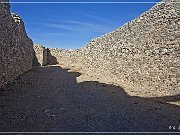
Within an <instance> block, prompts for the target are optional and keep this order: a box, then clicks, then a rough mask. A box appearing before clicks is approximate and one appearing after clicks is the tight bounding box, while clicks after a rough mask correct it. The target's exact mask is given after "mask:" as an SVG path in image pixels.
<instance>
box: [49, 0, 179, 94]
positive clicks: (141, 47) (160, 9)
mask: <svg viewBox="0 0 180 135" xmlns="http://www.w3.org/2000/svg"><path fill="white" fill-rule="evenodd" d="M176 2H179V1H178V0H166V1H164V2H163V3H158V4H156V5H155V6H154V7H152V8H151V9H150V10H148V11H147V12H145V13H143V14H142V15H141V16H140V17H138V18H136V19H135V20H132V21H130V22H128V23H126V24H125V25H124V26H122V27H120V28H118V29H116V30H114V31H113V32H111V33H108V34H106V35H103V36H101V37H99V38H96V39H93V40H92V41H91V42H90V43H88V44H87V45H86V46H85V47H84V48H82V49H79V50H62V49H49V50H50V53H51V54H52V55H53V56H54V57H56V58H57V61H58V62H59V63H60V64H64V65H67V66H74V67H77V68H81V69H83V70H86V71H90V72H92V73H98V74H101V75H103V76H105V77H110V78H113V79H114V80H118V81H119V80H120V81H121V82H123V83H126V84H129V85H132V86H137V87H139V88H142V89H144V90H147V91H151V93H153V92H154V91H156V92H159V95H171V94H179V93H180V3H176Z"/></svg>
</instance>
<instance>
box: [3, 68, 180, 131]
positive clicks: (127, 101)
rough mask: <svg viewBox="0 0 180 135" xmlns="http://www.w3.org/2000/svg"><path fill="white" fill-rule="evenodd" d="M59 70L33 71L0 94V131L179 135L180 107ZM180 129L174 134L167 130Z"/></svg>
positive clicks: (40, 69) (168, 98) (164, 98)
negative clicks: (164, 134)
mask: <svg viewBox="0 0 180 135" xmlns="http://www.w3.org/2000/svg"><path fill="white" fill-rule="evenodd" d="M80 75H81V74H80V73H78V72H68V69H62V68H61V67H59V66H50V67H48V66H47V67H35V68H33V69H32V70H31V71H29V72H28V73H26V74H24V75H22V76H21V77H19V78H18V79H16V80H15V81H14V83H11V84H9V86H7V88H5V89H4V90H1V91H0V131H1V132H2V131H13V132H15V131H19V132H20V131H21V132H23V131H24V132H30V131H31V132H33V131H34V132H35V131H44V132H45V131H46V132H48V131H59V132H67V131H69V132H78V131H81V132H82V131H84V132H119V131H121V132H123V131H128V132H141V131H146V132H149V131H151V132H152V131H156V132H158V131H161V132H166V131H170V132H171V131H180V129H178V128H180V115H179V114H180V107H178V106H175V105H170V104H166V103H163V102H159V101H158V99H160V100H162V99H163V100H166V101H167V100H179V97H178V96H172V97H159V98H158V97H157V98H142V97H132V96H129V95H128V94H127V93H126V92H125V91H124V89H123V88H120V87H117V86H113V85H108V84H104V83H99V82H97V81H85V82H81V83H77V81H76V78H77V77H78V76H80ZM169 126H176V129H175V130H173V129H169Z"/></svg>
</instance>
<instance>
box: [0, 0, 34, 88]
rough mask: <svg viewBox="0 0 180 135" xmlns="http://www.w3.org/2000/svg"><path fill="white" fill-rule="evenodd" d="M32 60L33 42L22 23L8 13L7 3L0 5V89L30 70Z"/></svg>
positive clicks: (8, 6) (8, 5) (17, 17)
mask: <svg viewBox="0 0 180 135" xmlns="http://www.w3.org/2000/svg"><path fill="white" fill-rule="evenodd" d="M5 2H8V1H5ZM32 60H33V42H32V40H31V39H30V38H29V37H28V36H27V34H26V30H25V26H24V22H23V21H22V19H20V17H19V16H18V15H16V17H14V16H13V15H12V14H11V13H10V4H9V3H0V87H2V86H4V85H5V84H6V83H7V82H8V81H12V80H13V79H15V78H16V77H17V76H19V75H21V74H23V73H24V72H26V71H28V70H29V69H31V68H32Z"/></svg>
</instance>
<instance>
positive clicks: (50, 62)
mask: <svg viewBox="0 0 180 135" xmlns="http://www.w3.org/2000/svg"><path fill="white" fill-rule="evenodd" d="M56 64H58V61H57V58H56V57H55V56H53V55H52V54H51V52H50V50H49V49H48V48H47V65H56Z"/></svg>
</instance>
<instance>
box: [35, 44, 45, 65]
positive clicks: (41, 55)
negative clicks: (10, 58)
mask: <svg viewBox="0 0 180 135" xmlns="http://www.w3.org/2000/svg"><path fill="white" fill-rule="evenodd" d="M33 49H34V52H35V55H34V61H33V65H35V66H40V65H41V66H44V65H46V64H47V49H46V48H45V47H43V46H42V45H33Z"/></svg>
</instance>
